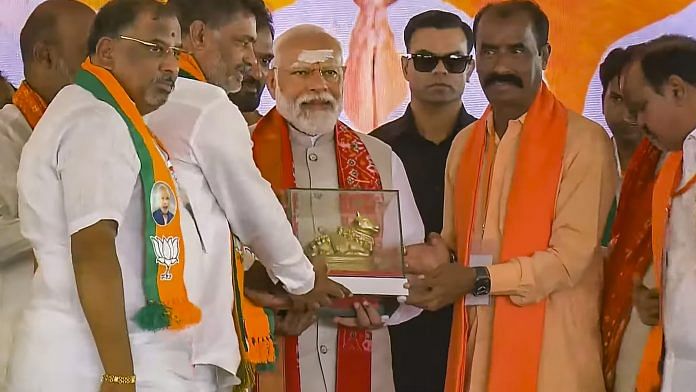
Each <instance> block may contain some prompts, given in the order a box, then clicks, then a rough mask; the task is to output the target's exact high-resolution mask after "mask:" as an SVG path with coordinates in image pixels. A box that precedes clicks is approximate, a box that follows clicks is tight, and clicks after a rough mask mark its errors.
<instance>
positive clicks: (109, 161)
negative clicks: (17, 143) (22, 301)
mask: <svg viewBox="0 0 696 392" xmlns="http://www.w3.org/2000/svg"><path fill="white" fill-rule="evenodd" d="M61 14H62V11H61ZM70 23H71V24H74V23H75V21H74V20H73V19H70ZM87 48H88V50H89V52H88V53H89V57H88V58H87V59H86V60H84V62H83V63H82V69H81V70H80V71H79V72H78V73H77V75H76V76H75V80H74V81H75V84H73V85H69V86H67V87H65V88H63V89H62V90H60V92H59V93H58V94H57V95H55V97H53V99H52V101H51V104H50V107H49V108H48V110H47V111H46V113H45V114H44V116H43V117H42V118H41V121H40V123H39V124H38V126H37V127H36V129H35V132H33V133H32V134H31V137H30V138H29V141H28V142H27V144H26V145H25V147H24V150H23V151H22V157H21V161H20V165H19V172H18V175H17V178H18V181H17V183H18V190H19V210H20V212H21V213H20V215H21V225H22V234H24V235H25V236H26V238H27V239H28V240H29V241H30V242H31V243H32V246H33V247H34V254H35V256H36V260H37V262H38V269H37V271H36V274H35V276H34V281H33V282H32V283H33V285H32V295H31V300H30V304H29V306H28V307H27V309H26V310H25V311H24V314H23V318H22V321H21V322H20V325H19V327H18V329H17V331H18V334H17V338H16V340H15V345H14V350H13V356H12V358H11V363H10V366H9V375H8V380H9V382H8V390H10V391H18V392H24V391H40V390H48V389H56V390H64V391H71V392H94V391H103V392H107V391H114V392H116V391H119V392H120V391H131V392H132V391H135V390H136V389H137V390H138V391H153V392H154V391H190V390H193V388H194V382H193V374H192V373H193V372H192V367H191V355H192V353H193V351H194V350H193V349H194V348H193V347H192V345H191V331H190V329H187V328H188V327H191V326H194V325H196V324H197V323H198V322H199V321H200V318H201V311H200V308H198V307H197V305H196V304H195V303H192V302H191V301H190V297H189V295H188V292H187V291H188V290H187V285H188V284H191V283H193V282H192V280H193V279H192V276H186V277H185V276H184V275H185V274H184V271H186V270H191V269H193V270H195V269H196V268H200V265H201V264H202V255H201V253H202V252H201V249H200V240H199V239H198V236H197V235H196V229H195V227H196V226H195V223H194V222H193V220H192V217H191V215H190V214H189V213H188V211H186V209H182V208H177V213H176V214H175V215H174V217H173V220H172V222H170V223H169V224H168V225H166V226H159V225H157V224H156V223H155V222H154V219H153V217H152V210H151V208H150V200H151V194H152V192H153V191H156V189H158V188H159V187H160V186H162V185H163V184H164V185H166V186H167V187H169V189H171V190H172V200H171V202H172V203H178V202H181V204H180V205H185V204H186V201H185V200H182V198H185V197H184V196H183V194H182V192H181V190H180V189H179V188H178V186H177V184H176V182H175V175H174V173H173V172H172V171H171V170H170V164H169V162H168V160H167V158H166V153H165V151H164V149H163V148H162V147H161V146H160V145H159V143H158V141H157V139H156V138H155V137H153V136H152V133H151V132H150V130H149V129H148V128H147V126H146V125H145V123H144V121H143V118H142V116H143V115H145V114H147V113H150V112H152V111H154V110H156V109H157V108H158V107H160V106H161V105H162V104H164V102H165V101H166V100H167V97H168V96H169V94H170V93H171V90H172V87H173V81H174V80H175V78H176V73H177V71H178V65H177V61H176V58H177V56H178V54H179V53H180V51H181V36H180V28H179V23H178V21H177V19H176V15H175V13H174V12H172V10H171V9H170V8H169V7H167V6H166V5H163V4H162V3H160V2H156V1H152V0H112V1H110V2H109V3H107V4H106V5H105V6H104V7H103V8H102V9H101V10H100V11H99V13H98V14H97V16H96V18H95V20H94V24H93V25H92V29H91V32H90V34H89V38H88V39H87ZM31 52H33V53H34V56H36V55H37V54H40V53H41V52H40V51H37V50H36V49H33V50H32V51H31ZM31 52H30V53H31ZM73 61H76V60H73ZM44 82H45V80H44ZM32 87H34V86H32ZM54 88H55V90H52V91H53V93H55V92H56V91H57V90H58V88H56V87H55V86H54ZM48 98H50V97H49V96H47V97H46V99H48Z"/></svg>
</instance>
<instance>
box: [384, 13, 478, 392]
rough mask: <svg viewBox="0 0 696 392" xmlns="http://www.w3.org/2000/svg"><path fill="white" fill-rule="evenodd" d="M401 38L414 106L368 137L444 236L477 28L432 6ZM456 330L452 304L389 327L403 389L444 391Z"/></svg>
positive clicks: (429, 225)
mask: <svg viewBox="0 0 696 392" xmlns="http://www.w3.org/2000/svg"><path fill="white" fill-rule="evenodd" d="M404 41H405V44H406V50H407V51H408V55H407V56H405V57H404V58H403V60H402V66H403V73H404V77H405V78H406V80H407V81H408V83H409V87H410V89H411V103H410V104H409V106H408V107H407V108H406V113H404V115H403V116H402V117H400V118H398V119H396V120H394V121H392V122H390V123H387V124H385V125H382V126H381V127H379V128H377V129H375V130H374V131H373V132H372V133H371V135H372V136H374V137H376V138H378V139H381V140H382V141H384V142H385V143H387V144H389V145H390V146H391V147H392V148H393V150H394V152H395V153H396V154H397V155H398V156H399V158H401V160H402V161H403V163H404V167H405V168H406V174H407V175H408V179H409V182H410V183H411V187H412V189H413V195H414V197H415V199H416V205H417V206H418V211H419V212H420V214H421V217H422V218H423V224H424V225H425V232H426V233H439V232H440V231H441V230H442V208H443V200H444V185H445V163H446V162H447V154H448V153H449V150H450V147H451V146H452V140H454V137H455V136H456V135H457V134H458V133H459V131H460V130H462V129H464V128H466V126H467V125H469V124H471V123H472V122H474V121H475V120H476V119H475V118H474V117H473V116H471V115H470V114H469V113H467V111H466V109H465V108H464V105H463V104H462V95H463V94H464V86H465V85H466V83H467V81H468V80H469V77H470V76H471V74H472V72H473V70H474V60H473V58H472V56H471V55H470V53H471V49H472V47H473V45H474V41H473V33H472V31H471V28H470V27H469V26H468V25H467V24H466V23H464V22H463V21H462V20H461V19H460V18H459V16H457V15H455V14H452V13H450V12H445V11H439V10H431V11H426V12H423V13H421V14H419V15H416V16H414V17H413V18H411V20H410V21H409V22H408V24H407V25H406V29H405V30H404ZM451 327H452V306H446V307H444V308H443V309H441V310H438V311H435V312H430V311H424V312H423V313H422V314H421V315H420V316H418V317H416V318H414V319H413V320H410V321H408V322H406V323H403V324H399V325H394V326H390V327H389V336H390V338H391V344H392V363H393V367H394V383H395V387H396V390H397V391H398V392H428V391H432V392H440V391H442V390H443V388H444V383H445V372H446V369H447V349H448V347H449V337H450V328H451ZM413 358H428V361H414V360H413Z"/></svg>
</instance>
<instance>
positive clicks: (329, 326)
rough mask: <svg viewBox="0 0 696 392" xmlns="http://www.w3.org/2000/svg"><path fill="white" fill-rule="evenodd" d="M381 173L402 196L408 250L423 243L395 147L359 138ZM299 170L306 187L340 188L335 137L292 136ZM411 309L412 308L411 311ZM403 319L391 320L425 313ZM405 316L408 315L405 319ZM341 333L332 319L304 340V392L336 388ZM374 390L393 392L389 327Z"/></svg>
mask: <svg viewBox="0 0 696 392" xmlns="http://www.w3.org/2000/svg"><path fill="white" fill-rule="evenodd" d="M360 137H361V138H362V140H363V141H364V142H365V145H366V147H367V149H368V151H369V153H370V156H371V157H372V159H373V161H374V162H375V165H376V166H377V169H378V170H379V171H380V176H381V178H382V184H383V186H384V188H385V189H395V190H398V191H399V199H400V201H401V221H402V228H403V233H402V234H403V240H404V244H405V245H411V244H417V243H421V242H423V238H424V237H425V229H424V228H423V221H422V220H421V217H420V214H419V213H418V208H417V207H416V202H415V200H414V198H413V193H412V191H411V186H410V184H409V182H408V177H407V176H406V170H405V169H404V166H403V163H401V160H400V159H399V158H398V157H397V156H396V154H395V153H394V152H392V151H391V148H390V147H389V146H388V145H386V144H384V143H382V142H381V141H379V140H377V139H376V138H374V137H371V136H369V135H360ZM290 140H291V144H292V153H293V161H294V166H295V167H294V169H295V182H296V185H297V186H298V187H301V188H325V189H335V188H338V177H337V175H336V173H337V164H336V149H335V146H334V134H333V133H328V134H325V135H321V136H319V137H314V138H312V137H309V136H307V135H304V134H302V133H300V132H298V131H296V130H294V129H291V131H290ZM409 308H410V309H409ZM398 312H399V314H400V315H401V316H399V317H398V320H397V319H396V317H393V318H395V319H394V320H389V321H388V322H387V323H388V324H397V323H399V322H404V321H407V320H408V319H410V318H412V317H415V316H417V315H418V314H419V313H420V311H419V310H415V309H413V308H411V307H406V306H402V307H401V308H400V309H399V310H398ZM404 315H405V316H404ZM336 343H337V329H336V325H335V324H334V323H333V320H331V319H320V320H319V321H318V322H317V323H315V324H314V325H312V326H310V327H309V328H308V329H307V330H306V331H304V332H303V333H302V335H300V338H299V347H300V349H299V356H300V380H301V383H302V392H326V391H329V392H331V391H334V390H335V389H336V349H337V344H336ZM371 382H372V388H371V390H372V391H375V392H377V391H379V392H389V391H393V390H394V381H393V375H392V367H391V345H390V341H389V332H388V330H387V328H381V329H378V330H375V331H373V332H372V377H371Z"/></svg>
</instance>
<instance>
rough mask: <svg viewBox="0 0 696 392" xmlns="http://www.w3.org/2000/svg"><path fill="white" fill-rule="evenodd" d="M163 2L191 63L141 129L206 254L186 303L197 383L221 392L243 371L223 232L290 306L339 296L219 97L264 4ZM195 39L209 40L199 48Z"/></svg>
mask: <svg viewBox="0 0 696 392" xmlns="http://www.w3.org/2000/svg"><path fill="white" fill-rule="evenodd" d="M170 3H171V4H172V5H173V6H175V7H176V8H177V9H178V10H179V12H180V15H185V16H182V17H180V21H181V24H182V29H183V31H184V33H183V42H184V43H183V45H184V48H185V49H187V50H188V51H189V52H190V53H191V55H190V56H184V57H183V58H182V71H183V72H182V74H181V75H180V76H183V77H180V78H179V79H178V80H177V84H176V89H175V91H174V93H172V95H171V96H170V98H169V100H168V102H167V103H166V104H165V105H164V106H162V107H161V108H160V109H159V110H157V111H155V112H153V113H152V114H150V115H149V116H148V117H147V122H148V124H149V126H150V127H151V129H152V131H153V132H154V133H155V134H157V136H158V137H159V138H160V140H162V142H163V143H164V145H165V146H166V148H167V150H168V152H169V153H170V154H171V158H172V162H173V164H174V167H175V169H176V173H177V177H178V179H179V181H180V183H181V184H182V187H184V188H185V189H186V190H187V193H188V196H189V197H190V200H191V208H192V210H193V213H194V214H195V216H196V218H197V222H198V229H199V230H200V233H201V237H202V239H203V245H204V250H205V253H206V255H205V265H204V266H202V267H201V268H200V269H199V270H198V272H199V273H200V274H201V276H202V277H201V279H200V281H201V282H205V284H204V286H200V287H192V295H193V297H194V299H195V298H197V296H200V300H199V301H198V302H199V303H201V304H203V305H202V306H204V308H203V309H202V310H203V320H202V322H201V324H200V325H199V326H198V327H197V328H196V331H195V334H194V348H195V352H194V357H193V363H194V365H196V368H197V370H200V371H199V372H197V373H198V374H197V377H202V378H204V379H205V378H208V379H212V380H217V381H216V382H217V388H218V389H219V390H224V388H228V387H229V386H230V385H229V383H231V382H237V380H234V379H232V378H231V377H229V376H230V375H232V374H235V375H237V376H238V377H239V378H241V379H242V380H241V381H242V382H248V380H244V377H245V375H243V374H239V372H242V371H243V370H242V369H240V370H239V372H238V368H239V366H240V362H241V360H242V357H241V356H240V347H239V345H238V341H237V335H236V332H239V331H236V332H235V329H234V323H233V320H232V313H231V310H232V307H233V298H234V296H235V293H234V291H233V285H232V280H231V276H232V274H233V271H232V262H231V260H232V259H231V249H232V245H231V242H230V239H231V238H230V237H231V232H230V229H231V230H232V232H234V234H236V235H237V236H238V237H239V238H240V239H241V240H242V241H243V242H244V243H245V244H247V245H248V246H250V247H251V248H252V249H253V250H254V251H255V253H256V254H257V256H258V257H259V259H260V260H261V261H262V263H263V264H264V266H265V267H266V268H267V269H268V271H269V272H270V274H272V275H273V276H274V277H275V278H277V279H278V280H279V281H280V282H281V283H282V284H283V286H284V288H285V289H286V290H287V291H288V292H289V293H290V294H291V295H292V296H291V298H292V299H293V301H294V302H307V303H310V302H326V301H327V300H328V297H329V296H333V297H339V296H342V295H343V293H342V291H341V289H340V287H339V286H338V285H337V284H335V283H333V282H331V281H329V280H328V279H327V277H326V275H325V273H323V274H322V273H318V274H317V275H316V278H315V273H314V270H313V267H312V264H311V263H310V262H309V260H308V259H307V258H306V257H305V255H304V253H303V250H302V247H301V246H300V244H299V243H298V242H297V240H296V239H295V237H294V236H293V233H292V228H291V226H290V224H289V222H288V221H287V218H286V216H285V212H284V210H283V208H282V206H281V205H280V203H279V202H278V200H277V199H276V197H275V195H274V194H273V191H272V190H271V188H270V186H269V185H268V183H267V182H266V181H265V180H264V179H263V177H261V175H260V173H259V170H258V169H257V168H256V166H255V164H254V160H253V157H252V155H251V139H250V136H249V131H248V128H247V126H246V122H245V121H244V118H243V117H242V115H241V113H240V112H239V110H238V109H237V107H236V106H234V104H232V103H231V102H230V100H229V98H228V96H227V93H230V92H235V91H238V90H239V88H240V87H241V84H240V82H241V74H238V72H237V70H239V69H244V68H247V67H248V66H250V65H251V64H253V63H255V62H256V60H255V57H254V52H253V50H252V47H251V44H246V42H253V40H254V39H255V37H256V25H255V16H254V15H255V14H256V13H257V12H261V11H263V12H267V11H266V9H265V6H264V5H263V2H262V1H260V0H258V1H246V2H227V3H225V4H224V5H223V4H221V3H220V2H217V1H213V0H172V1H170ZM203 36H205V37H213V38H206V39H202V40H201V37H203ZM208 39H212V40H218V39H219V41H216V42H214V43H211V41H209V40H208ZM240 42H244V44H243V45H240V44H239V43H240ZM223 60H224V62H223ZM192 65H193V66H194V67H193V68H189V67H190V66H192ZM196 68H198V69H196ZM187 70H188V72H187ZM218 71H219V72H218ZM199 72H200V74H199ZM227 72H230V73H229V74H228V73H227ZM196 75H197V76H196ZM201 76H202V78H201ZM191 77H197V78H199V80H191ZM204 80H207V81H208V82H209V83H205V82H204ZM246 327H247V329H249V328H250V326H249V325H246ZM211 365H212V366H211ZM251 377H253V375H252V376H251ZM227 390H229V388H228V389H227Z"/></svg>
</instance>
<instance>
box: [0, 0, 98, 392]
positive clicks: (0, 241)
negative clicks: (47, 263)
mask: <svg viewBox="0 0 696 392" xmlns="http://www.w3.org/2000/svg"><path fill="white" fill-rule="evenodd" d="M93 20H94V11H93V10H92V9H91V8H89V7H88V6H86V5H84V4H83V3H81V2H79V1H76V0H48V1H46V2H44V3H42V4H41V5H39V6H38V7H37V8H36V9H35V10H34V11H33V12H32V13H31V15H29V18H28V19H27V21H26V23H25V24H24V27H23V28H22V32H21V34H20V49H21V52H22V58H23V60H24V76H25V80H24V81H23V82H22V84H21V85H20V87H19V91H18V92H17V93H16V94H14V97H12V96H10V103H9V104H8V105H6V106H4V107H3V108H2V109H1V110H0V389H2V388H3V386H4V381H5V372H6V367H7V363H8V361H9V359H10V350H11V348H12V340H13V334H14V331H15V327H16V325H17V323H18V322H19V318H20V315H21V312H22V311H23V310H24V308H25V307H26V305H27V304H28V302H29V298H30V297H31V279H32V275H33V271H34V255H33V254H32V251H31V244H30V243H29V241H27V240H26V239H25V238H24V237H23V236H22V233H21V231H20V223H19V216H18V205H17V202H18V195H17V170H18V168H19V158H20V154H21V152H22V148H23V147H24V144H25V143H26V141H27V140H28V139H29V136H30V135H31V133H32V130H33V129H34V127H35V126H36V124H37V122H38V121H39V119H40V118H41V116H43V113H44V111H45V110H46V106H47V104H48V103H50V102H51V101H52V100H53V98H54V97H55V96H56V94H58V91H59V90H60V89H62V88H63V87H65V86H66V85H68V84H70V83H72V81H73V80H74V77H75V74H77V72H78V70H79V69H80V63H81V62H82V60H84V58H85V57H86V56H87V50H86V48H87V36H88V35H89V28H90V26H91V25H92V21H93ZM0 88H1V87H0Z"/></svg>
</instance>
